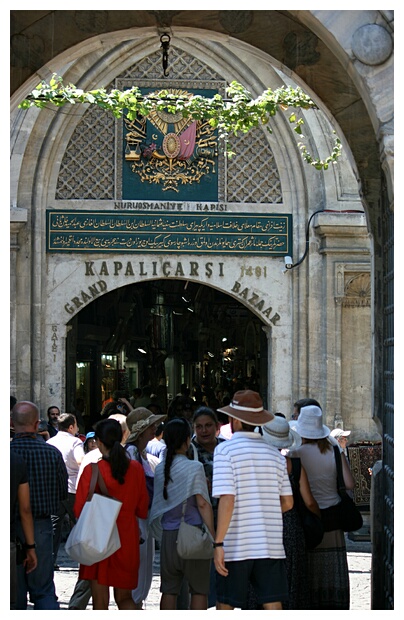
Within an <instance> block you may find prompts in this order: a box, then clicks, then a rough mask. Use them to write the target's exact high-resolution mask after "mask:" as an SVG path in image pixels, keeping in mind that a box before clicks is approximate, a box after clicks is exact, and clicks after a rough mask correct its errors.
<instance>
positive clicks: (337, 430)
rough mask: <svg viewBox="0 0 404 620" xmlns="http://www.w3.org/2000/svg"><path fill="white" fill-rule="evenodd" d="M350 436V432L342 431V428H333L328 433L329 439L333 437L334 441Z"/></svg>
mask: <svg viewBox="0 0 404 620" xmlns="http://www.w3.org/2000/svg"><path fill="white" fill-rule="evenodd" d="M350 434H351V431H344V430H343V429H342V428H334V430H333V431H331V433H330V435H331V437H335V439H338V438H339V437H348V435H350Z"/></svg>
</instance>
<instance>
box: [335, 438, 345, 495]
mask: <svg viewBox="0 0 404 620" xmlns="http://www.w3.org/2000/svg"><path fill="white" fill-rule="evenodd" d="M333 448H334V455H335V464H336V466H337V488H338V493H339V495H341V497H342V495H344V494H345V493H346V489H345V483H344V475H343V473H342V461H341V452H340V449H339V448H338V446H333Z"/></svg>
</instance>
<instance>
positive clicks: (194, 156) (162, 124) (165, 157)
mask: <svg viewBox="0 0 404 620" xmlns="http://www.w3.org/2000/svg"><path fill="white" fill-rule="evenodd" d="M168 93H172V94H173V95H175V96H191V94H190V93H187V92H186V91H184V90H178V89H169V90H168ZM124 123H125V130H126V133H125V136H124V139H125V159H126V161H128V162H130V164H131V166H130V167H131V170H132V172H133V173H135V174H137V175H139V177H140V179H141V181H142V182H144V183H150V184H159V185H161V186H162V189H163V191H170V190H171V191H174V192H178V191H179V190H178V187H179V186H180V185H192V184H193V183H199V182H200V180H201V179H202V177H204V176H206V175H214V174H215V173H216V165H217V155H218V153H217V137H216V134H215V129H214V128H213V127H212V126H211V125H210V124H209V122H208V121H199V120H192V119H184V118H183V116H182V114H181V113H175V114H171V113H170V112H168V111H166V110H153V111H151V112H150V114H149V115H148V116H147V117H145V116H140V115H138V116H137V118H136V119H135V120H133V121H130V120H128V119H127V118H125V119H124Z"/></svg>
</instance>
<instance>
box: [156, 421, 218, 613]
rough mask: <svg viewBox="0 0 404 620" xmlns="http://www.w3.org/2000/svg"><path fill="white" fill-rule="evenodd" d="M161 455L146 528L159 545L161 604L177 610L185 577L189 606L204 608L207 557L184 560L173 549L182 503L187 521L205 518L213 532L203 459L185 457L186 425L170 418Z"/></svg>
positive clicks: (196, 522)
mask: <svg viewBox="0 0 404 620" xmlns="http://www.w3.org/2000/svg"><path fill="white" fill-rule="evenodd" d="M164 441H165V443H166V446H167V449H166V456H165V460H164V461H162V462H161V463H159V464H158V465H157V467H156V471H155V477H154V497H153V504H152V507H151V511H150V517H149V522H150V529H151V531H152V533H153V536H155V537H156V538H157V539H158V540H161V545H160V571H161V585H160V592H161V593H162V594H161V600H160V609H176V603H177V596H178V594H179V592H180V590H181V584H182V581H183V579H184V578H185V579H186V580H187V582H188V584H189V589H190V593H191V603H190V609H207V595H208V592H209V573H210V563H211V562H210V560H184V559H182V558H180V556H179V555H178V553H177V545H176V541H177V535H178V529H179V527H180V523H181V517H182V511H183V503H184V502H186V508H185V517H184V518H185V521H186V523H189V524H190V525H197V526H198V525H202V523H205V525H206V526H207V528H208V529H209V531H210V533H211V534H212V536H214V525H213V511H212V506H211V503H210V499H209V492H208V486H207V483H206V477H205V472H204V469H203V465H202V463H200V462H199V461H198V460H189V459H188V457H187V452H188V449H189V446H190V442H191V429H190V425H189V423H188V422H187V420H185V419H184V418H173V419H172V420H170V421H169V422H168V423H167V424H166V425H165V427H164Z"/></svg>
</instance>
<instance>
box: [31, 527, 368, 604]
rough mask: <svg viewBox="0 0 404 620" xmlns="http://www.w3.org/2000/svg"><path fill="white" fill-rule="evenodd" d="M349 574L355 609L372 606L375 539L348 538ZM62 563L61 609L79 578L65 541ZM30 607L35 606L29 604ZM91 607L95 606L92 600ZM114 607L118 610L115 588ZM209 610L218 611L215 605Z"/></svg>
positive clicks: (154, 592) (155, 588)
mask: <svg viewBox="0 0 404 620" xmlns="http://www.w3.org/2000/svg"><path fill="white" fill-rule="evenodd" d="M347 551H348V566H349V578H350V586H351V610H357V611H359V610H362V611H363V610H370V608H371V607H370V599H371V591H370V580H371V574H370V571H371V565H372V555H371V543H370V542H367V541H358V542H354V541H351V540H349V539H347ZM159 562H160V554H159V552H158V551H157V552H156V555H155V561H154V576H153V582H152V586H151V589H150V592H149V596H148V598H147V601H146V602H145V610H146V611H153V610H154V611H157V610H159V605H160V590H159V588H160V577H159ZM58 563H59V567H60V569H59V570H58V571H56V572H55V587H56V594H57V596H58V599H59V603H60V609H62V610H63V609H68V604H69V600H70V596H71V594H72V592H73V589H74V586H75V583H76V581H77V564H76V563H75V562H73V561H72V560H71V559H70V558H69V556H68V555H67V554H66V553H65V551H64V545H63V543H62V545H61V547H60V551H59V557H58ZM28 609H33V607H32V606H30V605H29V607H28ZM87 609H88V610H89V609H92V605H91V600H90V603H89V605H88V606H87ZM110 609H111V610H117V607H116V605H115V603H114V601H113V595H112V591H111V602H110ZM208 611H216V610H215V609H214V608H211V609H210V610H208Z"/></svg>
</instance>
